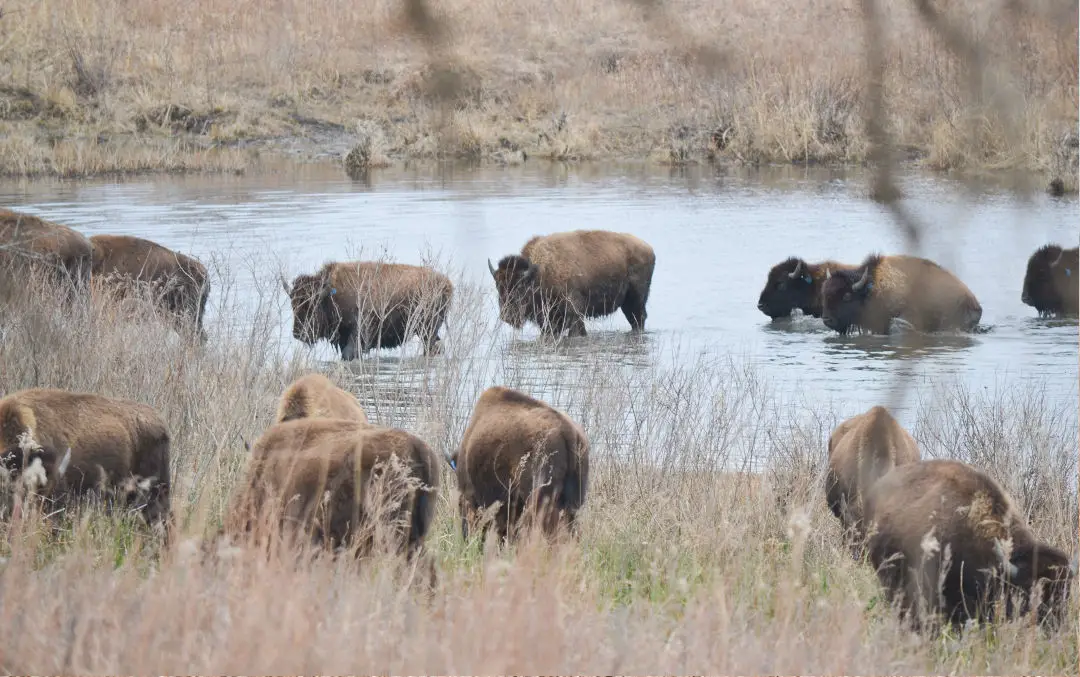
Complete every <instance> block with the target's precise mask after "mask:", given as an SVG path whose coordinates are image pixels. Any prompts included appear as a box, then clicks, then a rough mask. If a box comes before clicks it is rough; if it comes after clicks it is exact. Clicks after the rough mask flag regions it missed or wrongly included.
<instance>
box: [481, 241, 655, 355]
mask: <svg viewBox="0 0 1080 677" xmlns="http://www.w3.org/2000/svg"><path fill="white" fill-rule="evenodd" d="M655 266H656V255H655V254H654V253H653V249H652V247H650V246H649V245H648V243H646V242H645V241H643V240H641V239H639V238H637V237H635V236H633V235H630V234H627V233H612V232H608V231H603V230H577V231H572V232H567V233H554V234H552V235H543V236H536V237H534V238H532V239H531V240H529V241H528V242H526V243H525V246H524V247H522V249H521V255H516V254H512V255H510V256H505V257H503V258H502V260H500V261H499V265H498V267H497V268H496V267H495V266H492V265H491V261H490V260H489V261H488V269H489V270H490V271H491V275H492V277H494V278H495V288H496V290H497V291H498V294H499V317H500V319H502V321H503V322H506V323H507V324H509V325H510V326H512V327H514V328H515V329H521V328H522V327H523V326H525V323H526V322H533V323H534V324H536V325H538V326H539V327H540V330H541V331H542V332H543V333H544V334H545V335H550V336H553V337H559V336H561V335H562V333H563V332H564V331H566V332H568V333H569V335H570V336H584V335H585V318H587V317H604V316H606V315H610V314H611V313H614V312H615V311H616V310H617V309H619V308H621V309H622V311H623V315H625V316H626V319H627V321H629V322H630V327H631V329H633V330H634V331H641V330H643V329H644V328H645V318H646V317H647V313H646V312H645V305H646V304H647V303H648V301H649V288H650V287H651V285H652V275H653V268H654V267H655Z"/></svg>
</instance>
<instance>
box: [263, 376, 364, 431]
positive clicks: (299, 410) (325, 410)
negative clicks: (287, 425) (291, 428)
mask: <svg viewBox="0 0 1080 677" xmlns="http://www.w3.org/2000/svg"><path fill="white" fill-rule="evenodd" d="M300 418H339V419H343V420H346V421H356V422H358V423H367V422H368V419H367V414H365V413H364V408H363V407H361V406H360V403H359V402H357V401H356V398H355V397H353V396H352V393H348V392H346V391H344V390H342V389H341V388H338V387H337V386H336V385H334V383H333V382H332V381H331V380H330V379H328V378H326V377H325V376H323V375H322V374H306V375H304V376H301V377H300V378H298V379H296V380H295V381H293V382H292V383H291V384H289V387H288V388H286V389H285V392H284V393H282V395H281V400H280V401H279V402H278V408H277V417H276V422H277V423H284V422H285V421H293V420H296V419H300Z"/></svg>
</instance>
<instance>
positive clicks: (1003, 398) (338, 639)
mask: <svg viewBox="0 0 1080 677" xmlns="http://www.w3.org/2000/svg"><path fill="white" fill-rule="evenodd" d="M452 277H455V278H457V276H456V275H452ZM456 286H457V290H456V292H455V297H454V306H453V308H452V311H451V315H450V317H449V318H448V323H449V327H448V328H447V329H446V331H445V334H444V336H445V345H444V348H445V353H444V354H443V355H441V356H438V357H436V358H426V357H423V356H422V355H421V354H420V349H419V346H418V345H416V344H415V343H413V344H412V345H409V346H407V347H406V348H405V349H404V351H403V354H402V355H401V356H400V359H378V357H379V356H378V354H369V355H368V356H367V357H366V358H365V360H364V361H363V362H361V363H353V364H351V365H348V366H345V365H341V364H340V363H336V362H335V363H332V364H331V365H329V367H325V366H324V367H322V368H323V369H326V368H329V373H330V375H331V377H332V378H333V379H335V380H336V381H337V382H339V383H342V384H345V385H347V386H348V387H350V388H351V389H352V390H353V391H354V392H355V393H356V394H357V395H358V397H359V398H360V400H361V402H362V403H363V404H364V406H365V408H366V410H367V412H368V415H369V417H370V418H371V419H372V421H373V422H376V423H379V424H385V425H394V426H401V427H405V428H406V429H408V430H410V431H412V432H414V433H416V434H418V435H420V436H421V437H423V438H424V439H425V440H426V441H427V442H428V443H429V444H431V446H432V448H433V449H435V450H436V451H437V452H438V453H442V452H443V451H444V450H446V449H451V448H453V446H454V445H456V444H457V442H458V441H459V440H460V438H461V434H462V432H463V430H464V426H465V424H466V421H467V418H468V415H469V412H470V410H471V407H472V404H473V403H474V402H475V400H476V397H477V396H478V394H479V393H480V392H481V391H482V390H483V389H484V388H486V387H488V386H489V385H492V384H494V383H504V384H508V385H512V386H517V387H522V388H524V389H525V390H527V391H530V392H534V393H537V394H541V395H542V396H544V397H545V399H548V400H549V401H551V402H552V403H554V404H555V405H556V406H559V407H562V408H564V409H565V410H566V411H567V412H568V413H569V414H570V415H571V416H573V417H574V418H575V419H576V420H577V421H579V422H581V424H582V425H583V427H584V429H585V430H586V432H587V434H588V435H589V438H590V442H591V446H592V450H593V451H592V453H593V456H592V458H593V462H592V468H593V471H592V480H591V486H590V489H589V494H588V497H587V501H586V507H585V509H584V511H583V513H582V515H581V518H580V519H581V537H580V541H578V542H565V543H563V544H561V545H559V546H556V547H552V548H547V547H544V546H542V545H541V544H538V543H535V542H524V543H522V544H520V545H519V546H518V547H515V548H512V549H507V550H502V551H500V550H499V549H497V548H493V547H490V545H489V546H488V547H483V546H482V544H480V543H476V542H470V543H463V542H462V540H461V537H460V532H459V530H458V521H457V514H456V505H457V500H456V498H457V497H456V489H455V488H454V487H455V482H454V480H453V477H452V476H450V475H449V474H448V473H447V474H445V475H444V476H443V481H442V486H443V490H442V491H441V492H440V495H439V498H438V510H437V518H436V524H435V526H434V528H433V533H431V534H430V536H429V539H428V548H429V552H430V553H431V555H432V556H433V558H434V561H435V563H436V568H437V571H438V577H439V584H438V587H437V588H436V589H435V590H434V592H430V593H429V592H428V591H427V590H426V589H425V588H424V586H423V585H417V584H414V583H413V580H414V576H415V575H416V574H415V572H413V571H411V570H410V569H409V568H408V567H406V566H404V565H403V564H402V562H401V561H399V560H397V559H394V558H391V557H388V556H385V557H377V558H375V559H373V560H369V561H366V562H364V563H363V564H362V565H359V566H358V565H356V564H354V563H347V562H342V561H339V562H333V561H327V560H326V559H322V558H316V559H315V561H313V562H307V563H297V562H296V561H295V560H291V559H288V558H285V557H273V558H270V559H269V560H266V559H260V558H257V557H251V556H248V555H247V554H246V553H244V551H242V550H241V551H237V552H234V551H225V552H223V553H222V555H223V556H222V557H221V558H220V559H218V560H213V559H210V560H205V561H204V560H202V559H200V558H199V557H197V556H196V557H193V556H192V554H193V553H192V552H191V548H192V545H191V544H189V543H188V541H187V540H186V539H196V542H197V539H198V538H199V537H200V536H201V535H202V534H204V533H206V532H210V531H213V530H214V529H215V528H216V525H217V524H218V523H219V522H220V519H221V516H222V512H223V510H224V509H225V504H226V500H227V499H228V496H229V494H230V492H231V491H232V490H233V489H234V488H235V487H236V486H237V484H238V481H239V478H240V473H241V472H242V470H243V465H244V446H243V442H244V441H245V440H246V441H249V442H250V441H252V440H253V439H254V438H255V437H256V436H257V435H258V434H259V433H260V432H261V431H262V430H264V429H265V428H266V427H267V426H268V425H270V423H271V421H272V418H273V415H274V411H275V404H276V398H277V397H278V396H279V394H280V393H281V391H282V390H283V389H284V387H285V386H286V385H287V384H288V383H289V382H291V381H292V380H293V379H294V378H295V377H296V376H297V375H299V374H300V373H303V372H305V371H307V370H310V369H314V368H319V366H318V365H316V364H314V363H313V362H312V360H311V358H310V355H309V353H308V352H307V351H306V349H304V348H302V347H300V346H299V344H298V343H296V342H293V341H291V339H288V337H286V344H285V346H284V349H282V348H280V347H279V346H278V345H277V344H276V336H277V329H278V327H279V326H280V323H281V322H282V320H284V319H286V318H288V315H287V314H286V315H284V316H282V315H281V314H282V313H288V306H287V303H286V302H285V299H284V298H282V294H281V292H280V290H279V289H278V288H277V282H276V279H275V277H274V275H273V274H272V273H271V274H267V275H265V276H264V277H262V278H260V287H259V290H260V297H259V299H260V300H259V301H258V304H257V305H258V307H257V308H256V309H254V311H251V310H250V309H248V310H243V309H242V307H241V306H238V305H236V304H235V302H234V299H233V298H232V296H231V287H230V285H229V284H227V283H223V284H220V285H217V286H216V287H215V293H214V295H213V296H212V297H211V301H210V303H211V305H212V306H215V307H214V308H212V309H211V317H212V318H217V319H216V320H212V321H211V323H210V324H209V325H208V333H209V334H210V341H209V343H208V344H207V346H206V347H205V348H202V349H200V348H194V347H191V346H189V345H187V344H184V343H183V342H181V341H178V340H176V337H175V336H173V335H172V334H171V333H170V331H169V330H168V329H167V328H166V326H165V325H164V324H157V323H154V322H152V321H147V322H143V323H140V324H132V323H129V322H124V321H121V320H120V319H118V318H117V317H115V314H114V313H112V312H111V311H109V310H108V309H107V308H103V307H101V306H100V305H98V302H96V301H95V302H91V303H89V304H86V305H76V307H74V308H72V309H68V310H66V311H64V312H58V309H57V308H55V307H54V306H53V305H52V304H50V303H47V302H41V301H34V302H32V303H28V302H27V301H26V299H20V298H19V295H18V294H16V295H15V296H14V297H13V298H9V299H8V306H7V308H6V310H5V315H4V321H3V325H2V331H0V364H2V365H3V369H2V370H0V392H4V393H7V392H11V391H13V390H16V389H19V388H24V387H29V386H33V385H48V386H54V387H63V388H69V389H75V390H90V391H95V392H100V393H103V394H112V395H121V396H124V397H129V398H133V399H136V400H139V401H143V402H146V403H148V404H150V405H152V406H154V407H156V408H157V409H159V410H160V411H161V412H162V413H163V415H164V416H165V418H166V421H167V422H168V425H169V426H170V430H171V432H172V438H173V442H174V443H173V471H174V484H173V486H174V492H173V501H174V506H173V507H174V511H175V513H176V515H177V517H178V520H179V522H178V523H179V527H180V532H181V539H180V544H179V545H178V546H177V547H175V548H173V549H171V550H169V551H161V550H159V546H158V545H157V543H156V542H155V541H154V540H153V539H150V538H145V537H144V536H142V532H141V531H140V530H139V529H138V528H137V527H136V526H135V525H134V522H133V521H132V520H131V519H130V518H121V517H116V518H108V517H104V516H102V515H100V514H94V513H83V514H82V515H75V516H72V517H70V518H69V519H66V522H65V528H64V529H62V530H60V531H59V532H56V533H52V534H49V533H45V532H44V531H43V530H40V529H39V530H35V529H33V528H29V527H27V528H26V530H20V531H17V532H14V533H6V527H4V528H3V529H0V530H3V531H5V533H4V535H5V536H6V537H7V538H10V539H11V540H10V545H9V546H8V547H7V549H6V551H5V552H4V555H5V556H6V557H8V560H7V561H6V563H5V564H2V565H0V567H2V568H0V636H2V637H4V642H3V646H2V647H0V669H2V670H3V671H4V672H5V673H7V674H15V673H18V674H24V673H31V672H32V673H36V674H44V673H49V674H52V673H56V672H58V671H62V672H64V673H72V672H79V673H83V672H94V673H104V672H107V673H120V672H123V673H135V672H137V673H140V674H141V673H155V674H163V673H164V672H168V673H184V674H196V673H197V674H220V673H225V672H228V673H245V674H247V673H251V672H273V673H275V674H283V673H293V674H310V673H314V672H319V673H327V672H334V673H345V672H349V673H357V672H368V673H370V672H378V673H389V672H393V673H409V674H415V673H417V672H424V673H439V674H447V673H471V674H478V673H484V674H495V673H498V674H523V673H525V672H528V673H540V672H543V673H546V674H547V673H550V674H555V673H559V674H569V673H575V674H581V673H584V672H588V673H595V674H616V673H618V674H623V673H627V672H631V673H644V672H649V673H652V674H658V673H661V672H662V673H665V674H669V673H675V672H678V673H689V672H694V673H702V672H705V673H710V674H716V673H731V672H739V673H761V674H764V673H770V674H796V673H798V674H807V673H813V674H821V673H829V674H837V673H847V674H852V673H861V674H866V673H889V674H897V673H923V674H928V673H935V674H936V673H941V672H945V671H948V672H949V673H959V674H987V673H995V674H997V673H1016V674H1067V673H1068V672H1070V671H1072V670H1074V669H1075V666H1076V664H1077V660H1078V659H1080V655H1078V650H1077V632H1078V630H1080V626H1078V625H1077V623H1078V615H1080V614H1078V611H1080V594H1077V593H1076V591H1075V590H1074V594H1073V598H1072V602H1071V607H1070V613H1069V614H1068V617H1069V620H1068V621H1067V623H1066V625H1065V627H1064V628H1062V629H1061V630H1060V631H1059V632H1057V633H1054V634H1047V633H1046V632H1045V631H1043V630H1040V629H1038V628H1034V627H1031V626H1029V625H1026V624H1025V623H1023V622H1014V623H1010V624H1007V625H1004V626H999V627H996V628H981V629H975V630H972V631H969V632H967V633H965V634H964V635H963V636H961V637H956V636H951V635H946V636H943V637H938V638H931V637H919V636H916V635H912V634H910V633H909V632H907V631H905V630H903V629H902V628H900V626H899V625H898V623H897V621H896V618H895V615H894V614H893V613H892V612H891V610H890V609H888V608H887V607H886V606H885V605H884V604H883V603H882V602H881V597H880V591H879V588H878V585H877V582H876V579H875V577H874V575H873V572H872V571H871V570H870V569H869V567H868V566H866V565H864V564H862V563H859V562H856V561H853V560H852V559H851V557H850V556H849V555H848V554H847V551H846V550H845V549H844V547H843V545H842V540H841V533H840V530H839V528H838V526H837V522H836V520H835V519H834V518H833V516H832V514H831V513H829V512H828V509H827V508H826V506H825V501H824V496H823V492H822V477H821V471H822V468H823V463H824V459H825V441H826V439H827V436H828V434H829V432H830V431H831V429H832V427H833V426H834V425H835V424H836V423H837V422H839V416H838V414H837V412H835V411H832V410H830V409H827V408H823V407H822V406H820V405H809V406H808V405H800V404H799V403H798V399H799V395H800V394H799V393H780V392H777V391H775V390H774V389H773V388H772V387H771V385H770V384H768V383H765V382H763V381H762V379H761V378H760V376H759V375H758V374H757V373H756V372H755V371H754V370H753V369H752V368H749V367H746V366H744V365H740V364H738V363H733V362H725V361H719V362H717V361H715V360H710V359H706V358H704V357H703V358H700V359H693V358H691V359H689V360H688V361H686V362H685V363H684V364H683V365H682V366H679V367H677V368H670V369H669V368H663V367H660V366H656V365H653V364H651V362H650V361H649V360H648V359H647V358H645V357H643V358H642V363H641V364H638V365H635V366H633V367H620V366H618V365H616V364H613V363H612V361H611V357H610V355H600V354H597V355H593V356H588V355H586V356H581V355H577V356H576V357H575V358H573V359H571V358H570V356H569V355H566V361H565V364H564V365H563V366H562V367H560V369H559V370H558V371H555V370H552V369H548V370H546V371H543V372H538V371H534V370H532V369H530V364H531V363H530V356H535V354H536V350H541V349H540V348H536V349H534V350H529V349H528V346H525V347H522V346H516V347H515V346H510V347H509V349H508V347H507V346H505V345H504V344H502V343H501V342H500V339H499V338H498V337H497V334H498V333H499V332H498V329H497V328H498V323H497V320H496V319H495V313H494V310H493V309H492V308H491V307H490V304H491V303H492V299H491V293H490V290H488V289H486V288H485V289H482V290H481V289H477V288H475V287H474V286H471V285H470V284H468V283H467V282H464V281H461V280H460V279H458V280H457V281H456ZM235 318H240V319H241V321H240V322H239V323H237V322H234V319H235ZM542 350H543V351H545V352H550V351H554V350H556V348H554V347H551V346H548V347H547V348H544V349H542ZM384 357H385V356H384ZM394 357H395V358H397V357H399V356H398V355H397V354H395V355H394ZM921 395H922V396H923V397H924V407H923V409H922V412H921V414H920V416H919V421H918V424H917V425H916V426H914V428H913V430H912V432H913V434H914V435H915V436H916V439H917V440H918V441H919V442H920V444H921V445H922V447H923V451H924V454H926V455H929V456H934V455H937V456H950V457H958V458H962V459H965V460H970V461H971V462H974V463H977V464H979V466H980V467H982V468H985V469H986V470H987V471H988V472H989V473H991V474H992V475H993V476H994V477H995V478H997V479H998V480H999V481H1001V482H1002V483H1003V484H1004V485H1005V486H1006V487H1007V488H1008V489H1009V490H1010V491H1011V492H1012V493H1013V495H1014V496H1015V497H1016V499H1017V501H1018V503H1020V504H1021V505H1022V506H1023V509H1025V510H1027V511H1028V513H1029V515H1030V521H1031V523H1032V527H1033V529H1034V530H1035V532H1036V533H1037V535H1038V536H1039V537H1040V538H1042V539H1045V540H1047V541H1049V542H1051V543H1053V544H1055V545H1057V546H1058V547H1061V548H1063V549H1065V550H1067V551H1069V552H1075V551H1076V549H1077V536H1078V534H1077V494H1076V471H1077V443H1076V440H1077V418H1076V407H1075V406H1074V405H1070V404H1069V403H1064V404H1060V403H1055V402H1054V401H1052V400H1049V399H1047V398H1046V397H1045V395H1044V394H1043V393H1042V392H1041V391H1039V390H1038V389H1030V388H1029V389H1024V388H1011V387H1010V388H1008V389H1005V390H1002V391H1000V392H998V393H990V394H974V393H971V392H968V391H966V390H964V389H962V388H960V389H955V388H950V387H948V386H947V385H946V384H942V386H941V389H940V390H939V391H935V392H924V393H921ZM848 413H851V412H848ZM751 468H754V469H757V470H759V471H760V474H757V475H754V476H747V475H745V474H744V471H745V470H748V469H751ZM444 472H446V471H445V469H444ZM2 523H3V524H6V520H5V521H3V522H2ZM28 524H30V523H29V522H24V525H28Z"/></svg>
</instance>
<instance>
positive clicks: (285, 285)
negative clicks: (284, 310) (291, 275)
mask: <svg viewBox="0 0 1080 677" xmlns="http://www.w3.org/2000/svg"><path fill="white" fill-rule="evenodd" d="M278 280H280V281H281V288H282V289H284V290H285V295H286V296H288V295H291V294H292V289H291V288H290V287H289V283H288V281H286V280H285V276H284V275H282V274H281V273H278Z"/></svg>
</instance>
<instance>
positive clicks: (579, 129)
mask: <svg viewBox="0 0 1080 677" xmlns="http://www.w3.org/2000/svg"><path fill="white" fill-rule="evenodd" d="M867 4H869V3H865V2H856V1H855V0H834V1H832V2H815V3H806V2H800V1H798V0H781V1H780V2H762V1H748V0H743V1H742V2H736V3H725V4H723V5H722V6H720V5H716V4H715V3H709V2H702V1H701V0H668V1H667V2H615V1H613V2H603V3H600V2H597V3H582V2H577V1H575V0H557V1H555V2H549V3H526V2H516V3H515V2H510V3H508V2H502V1H496V0H480V1H479V2H465V1H464V0H432V1H431V2H422V1H418V0H414V1H412V2H400V1H397V0H393V1H391V0H367V1H365V2H351V1H346V0H316V1H314V2H308V1H306V0H277V1H276V2H273V3H271V4H269V5H267V4H266V3H264V2H255V1H254V0H241V1H240V2H224V1H223V0H199V1H198V2H189V3H182V4H180V5H177V4H175V3H164V2H161V1H160V0H124V1H121V0H80V1H77V2H71V1H70V0H34V1H33V2H31V1H30V0H18V1H17V2H15V3H14V4H11V3H9V4H8V5H5V7H4V14H3V16H2V17H0V45H2V46H3V48H2V49H0V151H2V152H0V158H2V160H0V171H2V172H4V173H8V174H19V175H28V174H67V175H76V174H80V173H95V172H102V171H133V170H138V169H148V168H161V169H177V170H183V169H186V168H201V167H205V168H217V169H221V168H234V167H237V166H242V165H243V163H244V162H245V158H244V157H243V156H240V155H237V154H228V153H226V154H224V155H223V154H221V153H217V152H211V151H208V150H207V149H212V148H218V149H220V148H226V149H237V148H243V147H248V146H252V145H255V146H256V147H272V148H276V149H279V150H285V151H288V152H294V151H298V152H302V153H306V154H308V155H311V154H314V155H326V154H330V155H341V154H343V152H344V151H345V150H347V149H349V148H355V151H356V152H355V153H354V154H353V155H351V156H350V161H349V163H350V166H355V167H357V168H364V167H369V166H378V165H380V164H385V163H386V162H387V161H388V160H395V159H411V158H435V157H439V158H445V157H459V158H473V159H490V160H495V161H499V162H509V163H515V162H520V161H522V160H523V159H524V158H526V157H548V158H554V159H560V160H575V159H606V158H630V157H633V158H646V157H647V158H651V159H653V160H655V161H660V162H665V163H675V164H679V163H685V162H694V161H705V160H709V159H719V160H731V161H738V162H749V163H757V162H771V161H779V162H862V161H864V160H867V159H870V158H871V153H870V148H871V144H870V139H869V138H868V135H867V129H866V125H865V123H864V115H865V113H866V110H865V105H864V97H865V94H866V91H865V90H866V85H867V82H868V80H867V73H866V63H865V62H866V59H865V58H864V55H865V54H866V49H865V46H866V40H867V35H868V33H867V31H868V29H867V27H866V24H865V22H864V19H863V7H864V5H867ZM877 4H879V5H881V6H880V8H879V11H880V12H881V14H882V17H881V22H880V23H881V28H882V30H881V36H880V39H874V43H873V44H874V46H875V47H877V48H878V50H877V53H878V54H879V55H880V57H881V60H882V69H880V70H881V77H882V82H881V83H880V84H881V85H882V87H883V91H884V97H885V112H884V114H883V116H882V117H883V118H884V119H882V120H880V122H881V123H882V124H883V125H884V127H885V129H886V130H887V131H888V132H889V134H890V137H891V139H892V142H893V144H894V146H895V149H897V150H898V151H900V152H901V153H902V154H904V155H906V156H908V157H911V158H917V159H919V160H921V161H922V162H923V163H925V164H926V165H928V166H931V167H936V168H943V169H946V168H967V169H979V170H981V169H987V168H996V169H1017V170H1022V171H1024V172H1029V171H1037V172H1042V173H1048V174H1049V175H1051V176H1055V177H1060V178H1062V179H1063V180H1064V181H1065V182H1066V184H1067V185H1068V186H1071V187H1075V185H1076V175H1077V156H1076V146H1077V141H1076V138H1077V122H1078V118H1077V109H1078V105H1080V100H1078V95H1077V81H1078V71H1077V58H1078V57H1077V35H1078V34H1077V13H1076V12H1077V10H1076V3H1075V2H1067V1H1064V0H1021V1H1014V2H1003V3H985V2H975V1H973V0H962V1H960V2H951V3H931V2H929V1H928V0H913V1H912V2H910V3H909V2H894V3H877ZM407 8H409V9H410V11H406V9H407ZM410 12H411V13H410ZM935 12H940V13H941V15H940V17H939V16H938V15H937V14H935ZM927 17H931V18H927ZM950 22H951V23H950ZM418 27H419V28H418ZM957 36H966V38H967V41H966V42H965V41H964V40H962V39H960V38H958V37H957ZM871 37H872V36H871ZM875 77H876V76H875Z"/></svg>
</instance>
